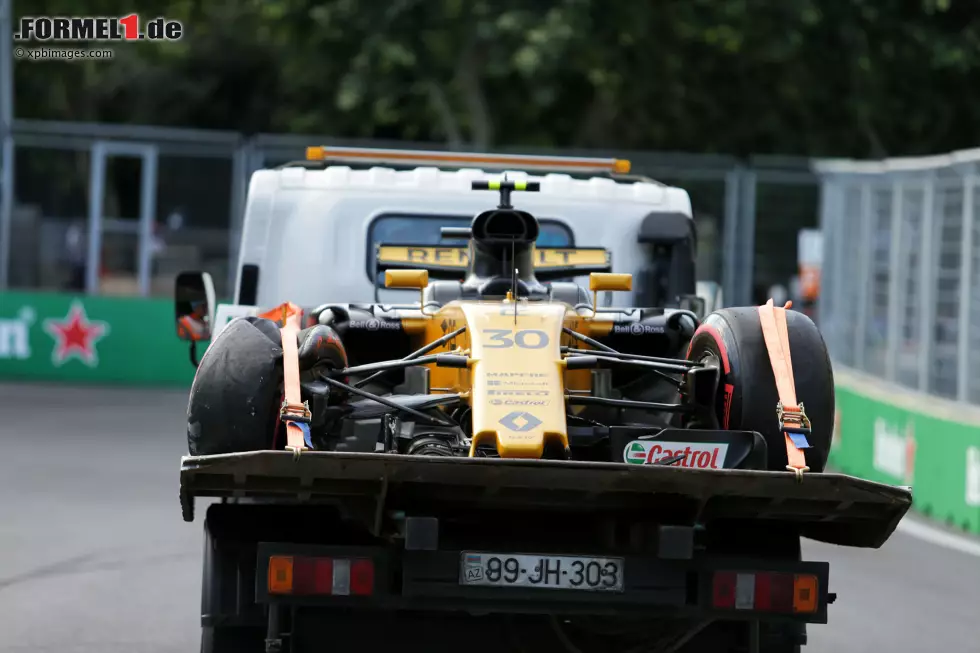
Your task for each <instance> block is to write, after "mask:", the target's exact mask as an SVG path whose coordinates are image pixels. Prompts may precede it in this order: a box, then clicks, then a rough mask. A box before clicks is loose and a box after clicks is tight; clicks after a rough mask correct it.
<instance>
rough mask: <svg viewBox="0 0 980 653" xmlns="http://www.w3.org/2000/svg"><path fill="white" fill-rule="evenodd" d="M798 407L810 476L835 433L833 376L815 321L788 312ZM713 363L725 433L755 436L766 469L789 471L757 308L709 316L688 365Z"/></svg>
mask: <svg viewBox="0 0 980 653" xmlns="http://www.w3.org/2000/svg"><path fill="white" fill-rule="evenodd" d="M786 324H787V327H788V331H789V343H790V355H791V358H792V362H793V374H794V376H795V383H796V396H797V401H799V402H801V403H803V405H804V408H805V410H806V414H807V417H809V418H810V422H811V428H812V432H811V433H810V434H809V435H808V436H807V440H808V441H809V443H810V448H808V449H804V450H803V453H804V455H805V456H806V464H807V466H808V467H809V468H810V471H811V472H821V471H823V469H824V467H825V466H826V464H827V456H828V454H829V453H830V441H831V438H832V436H833V429H834V373H833V369H832V367H831V364H830V356H829V355H828V353H827V346H826V344H825V343H824V341H823V337H822V336H821V335H820V331H818V330H817V326H816V325H815V324H814V323H813V321H812V320H811V319H810V318H809V317H807V316H806V315H804V314H803V313H799V312H797V311H792V310H790V311H786ZM712 358H713V359H714V360H716V361H717V362H718V367H719V369H720V370H721V382H720V384H719V393H718V400H717V404H716V410H717V414H718V421H719V423H720V424H721V427H722V428H724V429H730V430H733V431H756V432H758V433H759V434H761V435H762V436H763V437H764V438H765V440H766V445H767V449H768V469H770V470H774V471H783V470H785V469H786V464H787V458H786V445H785V438H784V436H783V434H782V433H781V432H780V431H779V427H778V425H777V422H776V403H777V402H778V401H779V395H778V393H777V391H776V382H775V378H774V376H773V372H772V366H771V364H770V362H769V353H768V350H767V349H766V343H765V340H764V339H763V336H762V324H761V323H760V321H759V311H758V309H757V308H756V307H750V306H743V307H738V308H725V309H721V310H718V311H715V312H714V313H711V314H710V315H708V317H706V318H705V319H704V321H703V322H702V324H701V326H700V327H699V328H698V330H697V331H696V332H695V334H694V337H693V338H692V339H691V344H690V347H689V348H688V352H687V359H688V360H692V361H701V360H705V359H712Z"/></svg>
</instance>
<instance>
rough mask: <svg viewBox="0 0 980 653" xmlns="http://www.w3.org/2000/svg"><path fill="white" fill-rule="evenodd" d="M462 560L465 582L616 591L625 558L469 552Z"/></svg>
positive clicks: (463, 581) (620, 586)
mask: <svg viewBox="0 0 980 653" xmlns="http://www.w3.org/2000/svg"><path fill="white" fill-rule="evenodd" d="M462 562H463V565H462V566H463V569H462V570H461V571H462V572H463V573H462V574H461V581H462V583H463V584H465V585H484V586H487V585H490V586H498V587H499V586H505V587H529V588H544V589H564V590H587V591H612V592H621V591H622V587H623V561H622V559H621V558H597V557H586V556H582V557H578V556H557V555H520V554H511V555H507V554H504V555H488V554H478V553H468V554H464V555H463V560H462Z"/></svg>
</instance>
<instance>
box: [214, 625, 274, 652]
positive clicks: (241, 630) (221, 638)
mask: <svg viewBox="0 0 980 653" xmlns="http://www.w3.org/2000/svg"><path fill="white" fill-rule="evenodd" d="M201 653H265V632H264V631H263V630H262V629H261V628H248V627H235V626H217V627H215V626H211V627H204V628H202V629H201Z"/></svg>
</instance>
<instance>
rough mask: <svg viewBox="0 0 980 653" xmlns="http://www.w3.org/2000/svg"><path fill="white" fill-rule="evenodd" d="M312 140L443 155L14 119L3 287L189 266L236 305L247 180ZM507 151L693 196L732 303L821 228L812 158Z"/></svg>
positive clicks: (748, 296)
mask: <svg viewBox="0 0 980 653" xmlns="http://www.w3.org/2000/svg"><path fill="white" fill-rule="evenodd" d="M314 144H316V145H331V144H332V145H345V146H366V147H404V148H418V149H446V147H445V146H444V145H439V144H432V143H404V142H399V143H392V142H381V141H355V140H347V139H337V138H330V137H325V136H323V135H305V136H304V135H267V134H259V135H253V136H245V135H243V134H239V133H234V132H221V131H205V130H190V129H172V128H160V127H144V126H134V125H104V124H87V123H61V122H47V121H32V120H15V121H14V123H13V130H12V132H11V133H10V135H9V136H8V137H7V138H5V139H4V153H5V154H8V156H4V164H5V165H4V184H3V188H4V193H3V194H4V200H3V202H2V203H0V209H2V210H0V290H2V289H4V288H11V289H61V290H73V291H79V292H87V293H92V294H96V293H97V294H123V295H143V296H147V295H167V294H169V293H170V282H171V280H172V278H173V276H174V274H175V273H176V272H177V271H178V270H179V269H186V268H197V269H204V270H207V271H209V272H211V273H212V276H214V278H215V282H216V286H217V291H218V293H219V295H223V296H228V293H229V292H230V289H231V284H232V282H233V279H234V270H233V266H234V261H235V257H236V255H237V243H238V237H239V235H240V228H241V220H242V211H243V207H244V202H245V197H246V192H247V185H248V180H249V177H250V176H251V174H252V172H253V171H255V170H258V169H260V168H263V167H268V166H273V165H278V164H282V163H285V162H287V161H290V160H296V159H301V158H303V157H304V155H305V148H306V147H307V146H309V145H314ZM497 151H500V152H518V151H519V152H524V153H528V154H559V155H562V154H565V155H585V156H618V157H626V158H629V159H630V160H631V161H632V162H633V170H634V171H635V172H637V173H639V174H646V175H649V176H651V177H654V178H657V179H660V180H661V181H664V182H666V183H671V184H675V185H679V186H682V187H684V188H686V189H687V190H688V191H689V192H690V194H691V198H692V204H693V206H694V211H695V220H696V221H697V223H698V230H699V258H698V273H699V277H700V278H702V279H710V280H714V281H719V282H721V283H722V286H723V289H724V294H725V299H726V302H727V303H746V302H750V301H755V300H757V299H760V298H761V297H762V296H763V295H764V294H765V289H766V288H768V286H769V285H772V284H774V283H780V284H784V285H788V284H789V282H790V280H791V278H792V277H793V276H794V275H795V274H796V270H797V264H796V233H797V232H798V231H799V230H801V229H806V228H814V227H816V226H817V198H818V184H817V177H816V176H815V175H814V174H813V172H812V171H811V169H810V167H809V162H808V161H807V160H805V159H786V158H775V157H768V158H766V157H756V158H751V159H749V160H738V159H735V158H733V157H729V156H711V155H691V154H679V153H652V152H622V151H594V150H590V151H582V150H540V149H530V150H528V149H524V148H498V149H497ZM8 162H12V165H7V163H8ZM7 188H12V189H13V190H14V192H13V193H7V192H6V189H7Z"/></svg>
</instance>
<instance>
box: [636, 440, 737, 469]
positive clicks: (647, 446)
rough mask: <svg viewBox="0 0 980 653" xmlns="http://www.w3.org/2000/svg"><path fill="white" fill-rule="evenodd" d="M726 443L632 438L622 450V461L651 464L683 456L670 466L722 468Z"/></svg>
mask: <svg viewBox="0 0 980 653" xmlns="http://www.w3.org/2000/svg"><path fill="white" fill-rule="evenodd" d="M727 453H728V445H727V444H724V443H722V444H711V443H705V442H664V441H660V440H633V441H632V442H630V443H629V444H628V445H626V449H625V450H623V461H624V462H627V463H629V464H631V465H652V464H654V463H656V462H659V461H661V460H666V459H668V458H676V457H677V456H684V458H683V459H682V460H680V461H679V462H675V463H673V464H672V465H671V466H672V467H693V468H696V469H724V467H725V455H726V454H727Z"/></svg>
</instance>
